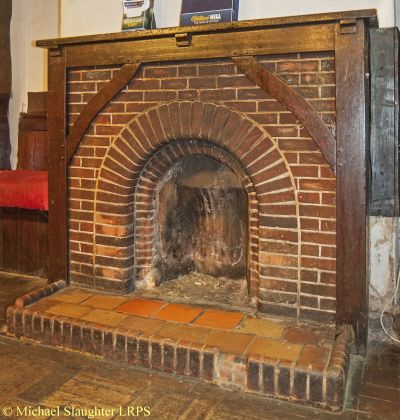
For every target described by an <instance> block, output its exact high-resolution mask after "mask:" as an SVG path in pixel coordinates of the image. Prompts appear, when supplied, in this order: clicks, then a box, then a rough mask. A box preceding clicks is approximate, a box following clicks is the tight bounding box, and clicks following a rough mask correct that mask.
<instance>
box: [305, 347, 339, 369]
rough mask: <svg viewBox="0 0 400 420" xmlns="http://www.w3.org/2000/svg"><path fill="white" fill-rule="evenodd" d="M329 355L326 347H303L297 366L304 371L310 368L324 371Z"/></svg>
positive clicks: (329, 352)
mask: <svg viewBox="0 0 400 420" xmlns="http://www.w3.org/2000/svg"><path fill="white" fill-rule="evenodd" d="M330 354H331V351H330V349H329V348H326V347H316V346H305V347H304V349H303V351H302V352H301V355H300V357H299V360H298V361H297V366H301V367H304V368H305V369H308V368H309V367H310V366H312V367H314V368H316V369H321V370H322V369H325V367H326V365H327V364H328V361H329V356H330Z"/></svg>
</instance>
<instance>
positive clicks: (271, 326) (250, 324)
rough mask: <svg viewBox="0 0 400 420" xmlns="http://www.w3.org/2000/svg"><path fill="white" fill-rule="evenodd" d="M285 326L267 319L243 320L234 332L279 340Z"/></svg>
mask: <svg viewBox="0 0 400 420" xmlns="http://www.w3.org/2000/svg"><path fill="white" fill-rule="evenodd" d="M284 330H285V326H284V325H282V324H279V323H278V322H275V321H271V320H269V319H257V318H250V317H249V318H245V319H244V320H243V321H242V322H241V323H240V325H238V326H237V327H236V329H235V331H237V332H240V333H244V334H254V335H257V336H261V337H269V338H281V337H282V334H283V331H284Z"/></svg>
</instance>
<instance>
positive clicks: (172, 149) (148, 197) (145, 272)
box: [134, 139, 259, 301]
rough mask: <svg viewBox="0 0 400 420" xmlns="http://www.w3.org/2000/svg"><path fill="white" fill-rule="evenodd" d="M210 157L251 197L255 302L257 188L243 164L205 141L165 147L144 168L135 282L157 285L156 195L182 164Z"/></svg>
mask: <svg viewBox="0 0 400 420" xmlns="http://www.w3.org/2000/svg"><path fill="white" fill-rule="evenodd" d="M195 155H200V156H208V157H210V158H212V159H214V160H216V161H218V162H221V163H223V164H224V165H226V166H227V167H229V168H230V169H231V170H232V171H233V172H234V173H235V175H236V176H237V178H238V180H239V182H240V183H241V185H242V187H243V189H244V190H245V191H246V194H247V197H248V226H249V232H248V244H249V246H248V256H247V271H248V278H247V280H248V289H249V295H250V296H251V298H252V300H253V301H255V300H256V297H257V290H258V280H259V279H258V274H259V267H258V242H259V231H258V226H259V212H258V200H257V194H256V191H255V189H254V185H253V183H252V181H251V179H250V178H249V176H248V174H247V173H246V171H245V170H244V168H243V167H242V166H241V164H240V163H239V162H238V161H237V160H236V159H235V158H234V157H233V156H232V155H231V154H230V153H229V152H228V151H227V150H226V149H223V148H222V147H220V146H217V145H216V144H211V143H209V142H206V141H204V140H194V139H192V140H179V141H172V142H170V143H168V144H166V145H164V146H163V147H162V148H161V149H160V150H159V151H157V152H156V153H154V154H153V155H152V156H151V158H150V159H149V160H148V162H147V163H146V165H145V167H144V168H143V170H142V172H141V174H140V177H139V180H138V182H137V184H136V191H135V212H134V213H135V215H136V219H135V221H134V233H135V246H134V248H135V279H136V281H141V280H142V281H144V282H146V280H147V281H150V282H152V281H155V280H156V279H155V278H154V277H155V276H157V273H154V269H153V267H154V257H155V243H154V239H155V237H154V232H155V226H156V220H155V219H156V193H157V187H158V185H159V183H160V181H161V180H162V179H163V177H164V176H165V174H166V173H167V171H168V170H169V169H170V168H171V167H172V166H173V165H174V164H175V163H177V162H178V161H180V160H181V159H183V158H184V157H188V156H195Z"/></svg>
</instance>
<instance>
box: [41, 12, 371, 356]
mask: <svg viewBox="0 0 400 420" xmlns="http://www.w3.org/2000/svg"><path fill="white" fill-rule="evenodd" d="M371 26H376V11H375V10H363V11H354V12H343V13H331V14H320V15H310V16H295V17H288V18H274V19H263V20H255V21H243V22H235V23H229V24H215V25H204V26H193V27H182V28H168V29H160V30H153V31H141V32H125V33H116V34H106V35H94V36H86V37H75V38H65V39H54V40H45V41H38V42H37V45H38V46H40V47H45V48H47V49H49V100H48V101H49V112H48V116H49V138H50V145H49V194H50V200H49V201H50V202H49V281H50V282H54V281H57V280H60V279H64V280H68V245H67V240H68V233H67V165H68V161H69V159H70V158H71V156H72V155H73V153H74V150H75V149H76V147H77V146H78V145H79V142H80V141H81V139H82V137H83V135H84V133H85V131H86V129H87V127H88V126H89V125H90V123H91V122H92V121H93V119H94V117H95V116H96V115H97V113H98V112H100V111H101V109H102V108H103V107H104V105H105V104H107V102H108V101H109V100H111V99H112V98H113V97H114V96H115V95H116V94H117V93H118V92H119V91H120V90H121V89H122V88H123V87H124V86H125V85H126V83H127V82H128V81H129V80H130V79H131V78H132V77H133V75H134V74H135V72H136V71H137V69H138V68H139V67H140V65H141V64H142V63H151V62H163V61H173V60H193V59H208V58H225V57H228V58H232V60H233V61H234V62H235V64H236V65H237V66H238V67H240V68H241V70H242V71H243V72H244V73H245V74H246V76H248V77H249V78H250V79H251V80H253V81H254V82H255V83H256V84H257V85H258V86H259V87H261V88H262V89H264V90H267V91H268V92H269V93H271V92H275V95H282V89H283V92H284V91H285V86H279V79H278V80H275V79H274V77H273V76H272V75H271V74H269V73H268V72H265V73H264V74H260V73H257V62H256V60H254V58H253V57H254V56H257V55H267V54H285V53H299V52H321V51H330V52H334V55H335V63H336V114H337V135H336V144H335V142H334V141H333V140H334V139H332V138H330V135H329V133H328V130H327V129H326V126H324V124H323V123H322V124H321V120H320V119H318V115H317V114H316V113H313V111H312V109H308V110H307V104H304V103H301V101H302V98H301V97H300V98H299V97H298V96H299V95H296V94H295V92H294V91H293V90H292V91H287V92H284V93H285V95H284V96H285V98H281V99H282V100H283V101H286V103H285V106H287V107H288V108H289V109H290V110H291V111H292V112H293V113H294V114H295V115H296V117H297V118H298V119H299V121H300V122H301V123H302V124H303V125H304V126H305V127H306V128H307V129H308V131H309V132H310V133H311V134H312V137H313V139H314V141H315V142H316V143H317V144H318V145H319V147H320V149H321V151H322V153H323V155H324V156H325V158H326V160H327V162H328V163H329V164H330V165H331V167H332V168H333V169H334V171H335V172H336V176H337V226H338V227H337V252H338V254H337V288H336V290H337V294H336V301H337V307H336V320H337V324H338V325H342V324H351V325H352V326H353V328H354V331H355V335H356V341H357V344H358V348H359V351H361V352H362V351H363V348H364V346H365V343H366V336H367V291H368V287H367V253H366V246H367V227H366V214H367V211H366V203H367V173H368V167H367V145H368V136H367V132H368V99H367V98H368V87H367V86H368V83H367V78H366V74H367V73H368V64H367V53H368V36H367V29H368V27H371ZM260 40H262V42H260ZM115 64H118V65H122V67H121V70H120V71H119V72H118V74H117V76H116V77H115V78H114V79H112V80H111V81H110V82H109V83H108V85H106V86H105V88H103V89H102V90H101V91H100V92H99V93H98V94H97V95H96V96H95V97H94V98H93V99H92V100H91V101H89V103H88V105H87V106H86V108H85V110H84V111H83V112H82V113H81V115H80V117H79V118H78V120H77V121H76V122H75V125H74V126H73V127H72V129H71V130H70V131H69V133H68V132H67V125H66V74H67V70H68V69H72V68H77V67H83V66H98V65H115ZM276 79H277V78H276ZM303 101H304V100H303ZM304 102H305V101H304ZM301 105H306V110H307V111H308V112H304V110H303V111H302V110H301V109H302V108H301Z"/></svg>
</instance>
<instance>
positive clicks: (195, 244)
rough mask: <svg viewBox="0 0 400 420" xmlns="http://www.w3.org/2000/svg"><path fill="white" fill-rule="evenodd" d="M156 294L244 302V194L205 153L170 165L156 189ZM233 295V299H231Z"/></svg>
mask: <svg viewBox="0 0 400 420" xmlns="http://www.w3.org/2000/svg"><path fill="white" fill-rule="evenodd" d="M156 200H157V205H156V207H157V229H156V232H155V235H156V240H155V241H154V243H155V244H156V246H157V250H156V256H157V257H156V261H155V265H156V267H157V271H158V272H159V279H158V283H157V284H156V286H158V287H157V288H156V289H154V290H153V292H155V293H162V294H163V296H165V295H168V296H170V297H176V298H185V297H186V298H188V299H189V298H190V299H192V300H193V299H194V300H196V301H198V302H203V301H208V302H214V303H237V304H243V303H244V302H245V301H247V280H246V278H247V273H246V272H247V243H248V241H247V225H248V222H247V219H248V210H247V209H248V202H247V194H246V192H245V190H244V189H243V187H242V185H241V183H240V182H239V180H238V178H237V176H236V175H235V173H234V172H233V171H232V170H231V169H230V168H229V167H227V166H226V165H224V164H222V163H220V162H218V161H216V160H214V159H212V158H210V157H207V156H202V155H196V156H189V157H186V158H184V159H182V160H180V161H179V162H177V163H176V164H174V165H173V166H172V167H171V168H170V170H169V171H168V172H167V174H166V175H165V176H164V178H163V180H162V181H161V182H160V184H159V188H158V191H157V198H156ZM235 300H237V302H235Z"/></svg>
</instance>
